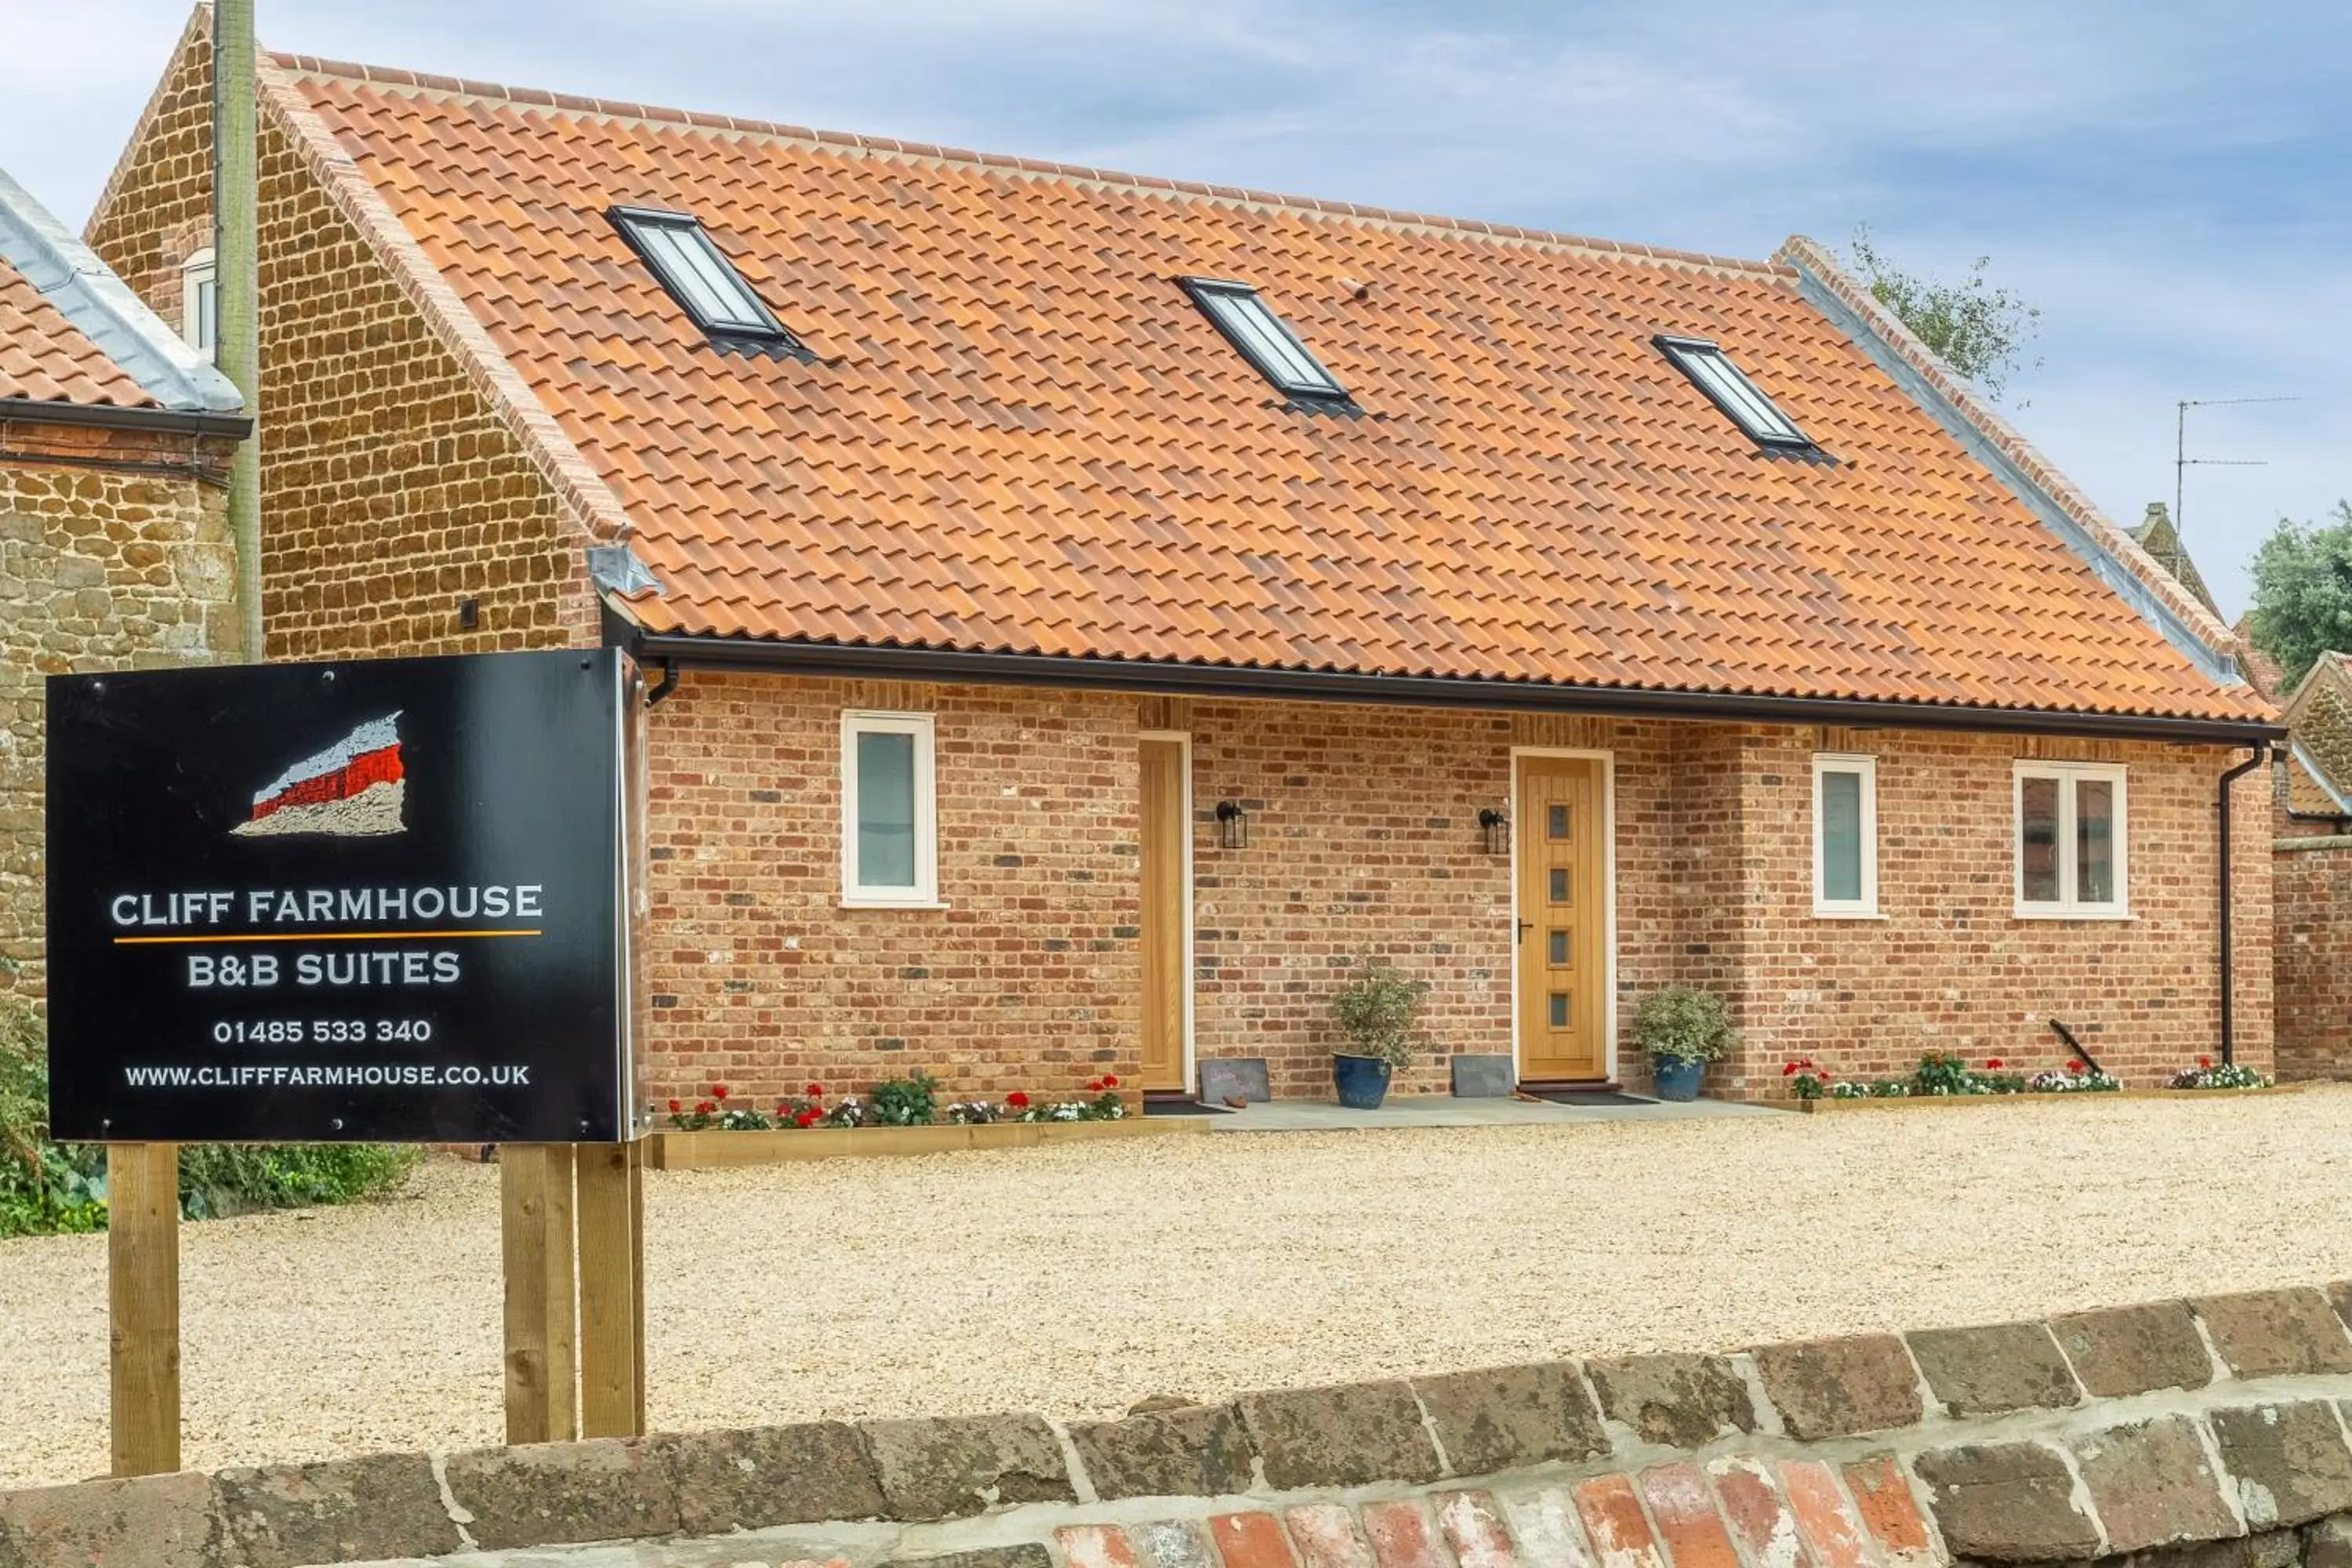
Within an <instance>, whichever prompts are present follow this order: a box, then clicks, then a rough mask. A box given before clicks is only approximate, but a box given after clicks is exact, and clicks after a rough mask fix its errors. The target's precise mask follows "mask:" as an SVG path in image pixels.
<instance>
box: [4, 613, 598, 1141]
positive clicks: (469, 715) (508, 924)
mask: <svg viewBox="0 0 2352 1568" xmlns="http://www.w3.org/2000/svg"><path fill="white" fill-rule="evenodd" d="M634 689H635V674H634V671H633V670H632V669H630V668H628V667H627V666H626V665H625V662H624V661H623V659H622V658H621V657H620V655H619V654H618V653H617V652H615V651H614V650H610V649H606V650H603V651H598V652H584V653H583V652H576V651H575V652H554V653H514V654H484V655H472V656H465V657H459V658H415V659H383V660H358V661H352V662H349V663H341V664H332V665H325V664H271V665H247V666H240V667H231V668H196V669H178V670H159V671H152V672H146V673H136V674H119V675H103V676H57V677H53V678H51V679H50V680H49V682H48V973H49V1074H50V1117H51V1121H52V1125H53V1128H54V1130H55V1132H56V1134H57V1136H58V1137H59V1138H64V1139H87V1140H112V1141H117V1142H260V1141H268V1142H341V1141H350V1140H367V1141H379V1142H468V1143H469V1142H549V1143H551V1142H612V1141H616V1140H620V1139H625V1138H627V1137H628V1136H630V1123H631V1118H630V1114H629V1112H630V1108H631V1104H632V1102H633V1100H634V1098H635V1095H634V1085H633V1082H632V1079H633V1074H634V1060H633V1058H634V1049H633V1040H632V1035H631V1023H632V1007H631V989H632V988H631V986H630V985H629V983H628V982H629V974H630V953H629V947H630V943H629V931H628V913H629V902H628V900H629V889H628V887H627V885H626V883H627V876H626V868H627V865H628V856H627V853H626V848H627V838H628V835H629V813H628V810H627V805H626V801H625V790H624V784H625V780H626V779H627V777H628V774H627V773H626V771H625V761H624V752H625V749H626V748H625V732H633V731H634V728H635V726H634V724H633V723H632V722H631V720H632V719H633V718H634V712H635V706H636V704H635V700H634V699H633V698H632V697H631V695H630V694H631V692H632V691H633V690H634Z"/></svg>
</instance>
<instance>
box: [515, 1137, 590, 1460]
mask: <svg viewBox="0 0 2352 1568" xmlns="http://www.w3.org/2000/svg"><path fill="white" fill-rule="evenodd" d="M572 1149H573V1145H572V1144H570V1143H505V1144H501V1145H499V1242H500V1251H501V1253H502V1254H503V1256H504V1259H505V1264H506V1384H507V1441H508V1442H509V1443H559V1442H563V1441H566V1440H568V1439H570V1438H573V1437H577V1436H579V1435H580V1404H579V1370H578V1369H579V1333H578V1328H577V1321H576V1310H575V1307H574V1302H573V1279H572V1247H573V1241H572V1163H573V1162H572Z"/></svg>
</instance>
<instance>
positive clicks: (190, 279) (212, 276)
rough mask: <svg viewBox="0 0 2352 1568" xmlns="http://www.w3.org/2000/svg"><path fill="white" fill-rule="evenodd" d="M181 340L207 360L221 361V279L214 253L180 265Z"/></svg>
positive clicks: (202, 252) (207, 252)
mask: <svg viewBox="0 0 2352 1568" xmlns="http://www.w3.org/2000/svg"><path fill="white" fill-rule="evenodd" d="M180 336H182V337H183V338H185V339H186V340H187V342H188V346H189V347H190V348H192V349H194V350H195V351H196V352H197V353H200V354H202V355H204V356H205V358H206V359H218V358H219V357H220V275H219V272H218V270H217V269H216V268H215V267H214V265H213V253H212V251H211V250H210V249H205V250H199V251H197V252H196V253H195V254H194V256H191V257H189V258H188V259H187V260H185V261H184V262H182V263H181V264H180Z"/></svg>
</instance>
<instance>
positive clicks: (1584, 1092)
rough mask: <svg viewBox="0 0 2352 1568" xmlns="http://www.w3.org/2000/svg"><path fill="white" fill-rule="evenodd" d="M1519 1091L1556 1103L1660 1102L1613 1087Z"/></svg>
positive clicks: (1530, 1096) (1619, 1103)
mask: <svg viewBox="0 0 2352 1568" xmlns="http://www.w3.org/2000/svg"><path fill="white" fill-rule="evenodd" d="M1519 1092H1520V1093H1521V1094H1523V1095H1526V1096H1527V1097H1528V1099H1529V1100H1549V1101H1550V1102H1551V1103H1552V1104H1554V1105H1655V1104H1657V1103H1658V1102H1657V1101H1656V1100H1651V1099H1649V1098H1647V1097H1646V1096H1643V1095H1639V1094H1620V1093H1619V1092H1617V1091H1616V1090H1615V1089H1521V1090H1520V1091H1519Z"/></svg>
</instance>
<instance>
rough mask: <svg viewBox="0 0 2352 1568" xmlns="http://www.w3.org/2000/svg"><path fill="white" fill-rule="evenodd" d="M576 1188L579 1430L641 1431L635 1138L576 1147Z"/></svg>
mask: <svg viewBox="0 0 2352 1568" xmlns="http://www.w3.org/2000/svg"><path fill="white" fill-rule="evenodd" d="M575 1155H576V1159H577V1163H578V1170H579V1190H580V1431H581V1436H585V1437H640V1436H644V1435H645V1430H646V1300H645V1181H644V1171H645V1164H644V1158H643V1155H642V1154H641V1152H640V1146H639V1145H637V1144H635V1143H582V1144H579V1145H576V1146H575Z"/></svg>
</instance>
